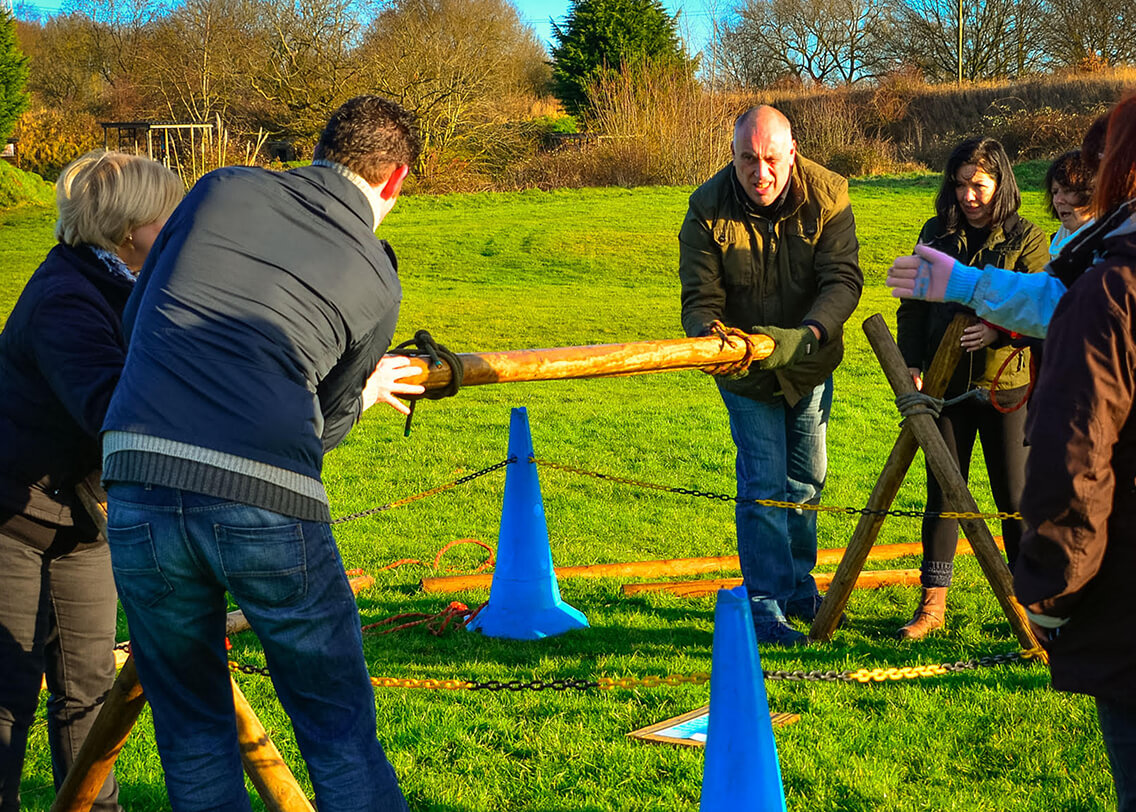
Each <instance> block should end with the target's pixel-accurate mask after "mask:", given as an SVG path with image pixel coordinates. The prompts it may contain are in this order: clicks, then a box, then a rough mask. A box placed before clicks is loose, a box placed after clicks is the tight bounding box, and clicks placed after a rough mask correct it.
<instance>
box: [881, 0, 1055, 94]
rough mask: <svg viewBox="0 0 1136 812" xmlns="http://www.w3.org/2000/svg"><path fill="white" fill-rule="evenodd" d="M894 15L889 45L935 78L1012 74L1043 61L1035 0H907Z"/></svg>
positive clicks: (976, 77) (1032, 70) (1038, 66)
mask: <svg viewBox="0 0 1136 812" xmlns="http://www.w3.org/2000/svg"><path fill="white" fill-rule="evenodd" d="M898 15H899V20H900V25H899V26H898V28H897V29H896V31H897V36H896V37H894V38H893V39H892V41H891V43H890V45H891V47H892V48H894V49H895V50H894V52H895V54H896V55H897V56H898V57H899V58H900V59H901V60H902V61H903V62H904V63H905V64H912V65H917V66H918V67H919V68H920V69H921V70H922V71H923V73H924V75H925V76H927V78H929V79H931V80H933V81H945V80H950V79H962V80H975V79H1000V78H1006V77H1016V76H1022V75H1025V74H1028V73H1032V72H1034V71H1036V70H1038V69H1040V68H1041V67H1042V66H1043V65H1044V61H1045V54H1044V52H1043V51H1042V50H1041V39H1040V19H1041V16H1042V14H1041V11H1040V8H1039V0H906V2H905V3H904V4H903V5H901V6H899V12H898ZM960 27H961V31H960ZM960 42H961V45H962V47H961V50H960V48H959V44H960Z"/></svg>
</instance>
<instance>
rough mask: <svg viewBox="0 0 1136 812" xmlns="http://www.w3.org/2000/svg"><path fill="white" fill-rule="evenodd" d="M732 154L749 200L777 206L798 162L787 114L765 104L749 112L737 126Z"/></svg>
mask: <svg viewBox="0 0 1136 812" xmlns="http://www.w3.org/2000/svg"><path fill="white" fill-rule="evenodd" d="M730 151H731V152H732V154H733V156H734V171H735V172H736V173H737V176H738V181H739V182H741V185H742V188H743V189H745V192H746V195H747V196H748V197H749V199H750V200H752V201H753V202H754V203H756V204H757V205H758V206H762V207H765V206H771V205H773V204H774V203H776V202H777V199H778V198H780V197H781V193H782V192H784V191H785V187H786V186H787V185H788V183H789V178H790V177H791V176H792V172H793V164H794V163H796V160H797V144H796V142H795V141H794V140H793V130H792V127H791V126H790V125H789V119H787V118H785V115H784V113H782V112H781V111H780V110H778V109H776V108H774V107H770V106H769V105H765V104H763V105H761V106H759V107H751V108H750V109H749V110H746V111H745V112H744V113H742V114H741V115H740V116H738V119H737V121H736V122H735V123H734V140H733V141H732V142H731V144H730Z"/></svg>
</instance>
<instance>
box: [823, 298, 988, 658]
mask: <svg viewBox="0 0 1136 812" xmlns="http://www.w3.org/2000/svg"><path fill="white" fill-rule="evenodd" d="M973 323H974V318H973V317H970V316H967V315H966V314H959V315H958V316H955V318H954V320H953V321H952V322H951V323H950V325H948V327H947V332H946V333H945V334H944V335H943V340H942V341H940V342H939V348H938V350H936V352H935V358H934V360H932V361H931V368H930V369H929V370H927V375H926V376H925V377H924V378H923V391H924V392H925V393H926V394H928V395H930V396H931V397H934V398H941V397H942V396H943V393H944V392H946V391H947V384H948V383H949V382H950V380H951V375H952V374H953V373H954V371H955V367H956V366H958V362H959V359H960V358H962V352H963V350H962V345H961V344H960V343H959V340H960V338H961V337H962V331H963V330H965V329H966V328H967V326H969V325H970V324H973ZM865 329H866V328H865ZM918 449H919V443H918V442H917V441H916V439H915V433H914V432H913V431H912V430H911V428H910V427H909V426H904V427H903V428H901V429H900V431H899V437H898V438H897V439H896V441H895V447H894V448H892V450H891V455H890V456H889V457H888V459H887V462H886V463H885V464H884V468H883V471H881V472H880V478H879V479H878V480H877V481H876V487H874V488H873V489H872V494H871V496H869V497H868V504H867V507H868V508H869V509H871V510H887V509H888V508H890V507H891V505H892V502H894V501H895V497H896V495H897V494H898V493H899V488H900V486H901V485H903V479H904V477H906V476H907V471H908V469H909V468H910V467H911V463H912V462H913V461H914V460H915V452H916V451H917V450H918ZM885 518H887V517H886V516H885V515H883V514H876V513H865V514H863V515H861V516H860V519H859V521H857V522H856V529H855V530H853V531H852V538H851V539H850V540H849V541H848V548H847V551H846V552H845V553H844V558H842V559H841V560H840V565H839V566H838V567H837V568H836V573H835V574H834V575H833V576H832V583H831V584H829V587H828V591H827V592H826V593H825V595H824V600H822V601H821V604H820V608H818V609H817V614H816V618H814V619H813V625H812V628H811V629H809V637H811V638H812V639H813V640H831V639H832V634H833V632H835V631H836V627H837V625H838V624H839V623H840V615H841V613H842V612H843V611H844V607H845V606H846V605H847V604H848V599H849V597H851V595H852V590H853V588H854V587H855V585H856V579H857V578H858V577H859V576H860V572H861V570H863V569H864V562H865V561H867V560H868V555H869V554H870V553H871V551H872V545H873V544H875V543H876V539H877V538H879V535H880V528H882V527H883V524H884V519H885Z"/></svg>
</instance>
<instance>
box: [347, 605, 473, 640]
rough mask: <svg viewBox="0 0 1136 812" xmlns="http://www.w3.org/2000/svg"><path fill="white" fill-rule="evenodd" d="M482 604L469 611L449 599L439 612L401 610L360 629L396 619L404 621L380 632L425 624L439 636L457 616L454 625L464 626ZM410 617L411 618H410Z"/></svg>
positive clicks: (383, 624)
mask: <svg viewBox="0 0 1136 812" xmlns="http://www.w3.org/2000/svg"><path fill="white" fill-rule="evenodd" d="M486 603H488V601H486ZM484 606H485V604H484V603H483V604H481V606H479V607H477V609H475V610H474V611H472V612H471V611H470V610H469V607H468V606H466V605H465V604H464V603H460V602H458V601H451V602H450V605H449V606H447V607H446V608H445V609H443V610H442V611H441V612H437V613H435V614H430V613H429V612H403V613H402V614H400V615H392V616H391V617H388V618H386V619H385V620H380V621H378V622H377V623H368V624H367V625H366V626H363V628H362V631H365V632H367V631H371V630H372V629H377V628H379V627H380V626H387V625H389V624H392V623H398V621H400V620H402V621H405V622H404V623H398V625H396V626H391V627H390V628H389V629H383V631H382V632H381V634H391V633H392V632H397V631H402V630H403V629H409V628H411V627H413V626H425V627H426V630H427V631H429V632H430V634H432V635H434V636H435V637H441V636H442V635H443V634H445V633H446V630H447V629H448V628H450V624H451V623H454V622H455V621H457V619H458V618H461V620H460V621H457V623H456V624H455V626H454V627H455V628H459V629H462V628H465V627H466V625H468V624H469V622H470V621H471V620H473V619H474V618H475V617H477V613H478V612H480V611H481V609H482V608H483V607H484ZM410 618H413V619H412V620H411V619H410Z"/></svg>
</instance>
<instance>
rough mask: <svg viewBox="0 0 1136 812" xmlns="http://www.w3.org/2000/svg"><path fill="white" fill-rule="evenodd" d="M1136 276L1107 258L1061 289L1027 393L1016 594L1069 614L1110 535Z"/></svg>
mask: <svg viewBox="0 0 1136 812" xmlns="http://www.w3.org/2000/svg"><path fill="white" fill-rule="evenodd" d="M1134 316H1136V279H1134V274H1133V269H1132V268H1131V267H1128V266H1125V265H1123V264H1120V263H1116V262H1107V261H1106V262H1104V263H1102V264H1101V265H1098V266H1096V267H1094V268H1092V269H1091V270H1089V271H1088V272H1087V273H1086V274H1085V276H1084V277H1082V278H1081V279H1080V280H1079V281H1078V282H1077V283H1076V284H1075V285H1074V286H1073V287H1072V289H1070V290H1069V292H1068V293H1066V294H1065V296H1064V297H1063V298H1062V300H1061V303H1060V304H1059V305H1058V307H1057V310H1056V312H1055V313H1054V316H1053V321H1052V322H1051V323H1050V327H1049V335H1048V338H1047V340H1046V342H1045V357H1044V362H1043V366H1042V370H1041V375H1040V382H1039V385H1038V387H1037V390H1036V391H1035V392H1034V394H1033V399H1032V400H1031V402H1030V416H1029V423H1028V425H1027V437H1028V441H1029V444H1030V451H1029V460H1028V462H1027V466H1026V486H1025V493H1024V494H1023V497H1022V513H1023V515H1024V517H1025V519H1026V522H1027V524H1028V525H1029V529H1028V530H1027V532H1026V535H1025V537H1024V538H1023V540H1022V546H1021V554H1020V556H1019V558H1018V561H1017V564H1016V566H1015V569H1014V587H1015V590H1016V592H1017V595H1018V599H1019V600H1020V601H1021V602H1022V603H1023V604H1025V605H1026V606H1028V607H1029V608H1030V610H1031V611H1033V612H1036V613H1038V614H1044V615H1051V616H1054V617H1068V616H1070V615H1072V614H1074V613H1075V612H1076V609H1077V604H1078V602H1079V600H1080V597H1081V594H1082V591H1083V590H1084V588H1085V586H1086V584H1088V583H1089V582H1090V581H1091V580H1092V579H1093V577H1094V576H1095V575H1096V574H1097V572H1098V570H1099V569H1100V563H1101V559H1102V557H1103V556H1104V552H1105V549H1106V547H1107V546H1108V543H1109V534H1108V519H1109V515H1110V513H1111V512H1112V509H1113V500H1114V496H1115V492H1116V470H1117V466H1118V465H1121V464H1122V463H1123V464H1124V465H1131V464H1132V461H1131V460H1128V461H1126V462H1125V461H1122V460H1120V459H1119V458H1118V457H1117V456H1116V455H1115V449H1116V447H1117V441H1118V438H1119V437H1120V435H1121V431H1122V429H1124V427H1125V424H1126V423H1127V422H1128V421H1129V420H1130V418H1131V411H1132V405H1133V397H1134V394H1136V346H1134V344H1136V340H1134V336H1133V325H1134Z"/></svg>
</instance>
